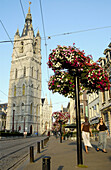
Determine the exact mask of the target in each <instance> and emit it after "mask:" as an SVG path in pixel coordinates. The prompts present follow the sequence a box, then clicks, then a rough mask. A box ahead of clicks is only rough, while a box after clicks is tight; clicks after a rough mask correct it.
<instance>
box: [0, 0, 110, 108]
mask: <svg viewBox="0 0 111 170" xmlns="http://www.w3.org/2000/svg"><path fill="white" fill-rule="evenodd" d="M21 2H22V5H23V8H24V12H25V15H26V14H27V12H28V7H29V4H28V0H21ZM31 2H32V4H31V14H32V19H33V20H32V24H33V28H34V30H35V34H36V32H37V30H38V29H39V31H40V35H41V37H42V42H41V49H42V51H41V52H42V97H44V96H45V94H47V96H48V99H49V100H50V98H51V99H52V104H53V111H57V110H60V108H61V104H63V105H64V106H66V105H67V102H68V101H69V99H67V98H65V97H63V96H61V95H59V94H52V93H51V92H49V90H48V88H47V81H48V79H49V76H48V74H49V75H52V74H53V72H52V71H51V70H50V69H47V65H46V63H47V61H48V55H49V53H50V49H54V48H56V46H57V45H67V46H68V45H72V44H73V43H76V46H77V47H79V48H80V49H81V50H84V51H85V53H86V55H88V54H91V55H92V56H93V59H94V61H96V60H97V59H98V58H99V57H102V56H104V55H103V52H104V49H105V48H107V46H108V44H109V43H110V40H111V27H110V28H107V29H98V30H94V31H86V32H79V33H74V34H70V35H63V36H55V37H53V36H52V37H51V39H50V40H48V39H47V56H46V50H45V45H44V44H45V42H44V40H43V37H44V34H43V25H42V20H41V11H40V4H39V0H32V1H31ZM41 2H42V10H43V17H44V26H45V33H46V36H51V35H57V34H61V33H69V32H75V31H79V30H87V29H92V28H98V27H105V26H111V22H110V18H111V12H110V9H111V1H110V0H93V1H91V0H41ZM0 20H1V21H2V22H3V24H4V26H5V28H6V30H7V32H8V34H9V36H10V37H11V39H13V38H14V35H15V32H16V30H17V28H19V31H20V34H21V33H22V30H23V27H24V23H25V19H24V15H23V12H22V9H21V5H20V1H19V0H10V1H9V0H3V1H0ZM2 40H9V39H8V37H7V35H6V33H5V31H4V29H3V27H2V25H1V24H0V41H2ZM12 51H13V46H12V44H11V43H0V103H4V102H7V101H8V97H7V96H8V87H9V77H10V67H11V55H12ZM1 91H2V92H3V93H5V94H3V93H2V92H1Z"/></svg>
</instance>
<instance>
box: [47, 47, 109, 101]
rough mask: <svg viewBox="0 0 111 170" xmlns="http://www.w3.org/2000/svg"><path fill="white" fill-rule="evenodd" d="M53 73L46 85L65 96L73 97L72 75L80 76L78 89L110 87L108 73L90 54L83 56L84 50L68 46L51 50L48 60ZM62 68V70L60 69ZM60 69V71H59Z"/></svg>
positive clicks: (104, 88) (90, 90) (94, 90)
mask: <svg viewBox="0 0 111 170" xmlns="http://www.w3.org/2000/svg"><path fill="white" fill-rule="evenodd" d="M48 66H49V68H52V70H53V71H54V73H55V74H54V75H53V76H51V77H50V80H49V83H48V87H49V90H52V92H53V93H55V92H58V93H60V94H63V95H64V96H65V97H66V96H68V97H70V98H73V97H74V94H75V84H74V75H78V76H79V77H80V84H79V86H80V90H81V91H82V90H89V92H97V91H98V90H101V91H104V90H109V89H110V82H109V78H108V74H107V72H106V71H104V70H103V69H102V68H101V67H100V65H99V63H95V62H93V60H92V56H90V55H88V56H85V53H84V51H80V50H79V49H78V48H76V47H75V44H74V46H73V47H71V46H69V47H66V46H63V47H62V46H60V45H59V46H58V47H57V48H56V49H54V50H52V52H51V53H50V55H49V61H48ZM63 69H64V71H62V70H63ZM60 70H61V71H60Z"/></svg>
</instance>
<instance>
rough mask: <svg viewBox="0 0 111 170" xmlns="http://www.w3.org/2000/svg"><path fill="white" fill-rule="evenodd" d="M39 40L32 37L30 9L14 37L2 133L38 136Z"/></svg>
mask: <svg viewBox="0 0 111 170" xmlns="http://www.w3.org/2000/svg"><path fill="white" fill-rule="evenodd" d="M40 100H41V37H40V34H39V31H38V32H37V34H36V36H35V35H34V31H33V26H32V16H31V13H30V7H29V10H28V14H27V16H26V19H25V25H24V29H23V32H22V35H21V36H20V34H19V30H18V29H17V32H16V34H15V37H14V46H13V53H12V63H11V70H10V82H9V94H8V113H7V121H6V129H7V130H11V131H15V130H17V131H20V132H24V131H27V132H29V133H36V132H38V133H39V132H40Z"/></svg>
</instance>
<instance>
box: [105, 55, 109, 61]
mask: <svg viewBox="0 0 111 170" xmlns="http://www.w3.org/2000/svg"><path fill="white" fill-rule="evenodd" d="M106 58H107V62H109V57H108V54H107V55H106Z"/></svg>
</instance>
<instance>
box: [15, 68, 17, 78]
mask: <svg viewBox="0 0 111 170" xmlns="http://www.w3.org/2000/svg"><path fill="white" fill-rule="evenodd" d="M15 78H17V68H16V70H15Z"/></svg>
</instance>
